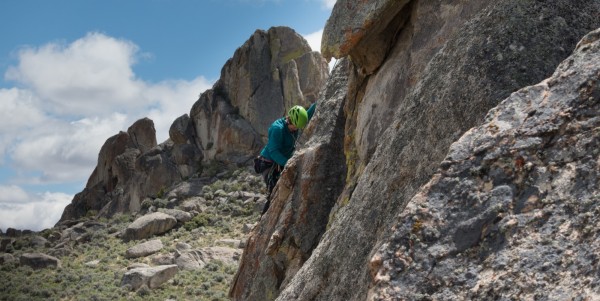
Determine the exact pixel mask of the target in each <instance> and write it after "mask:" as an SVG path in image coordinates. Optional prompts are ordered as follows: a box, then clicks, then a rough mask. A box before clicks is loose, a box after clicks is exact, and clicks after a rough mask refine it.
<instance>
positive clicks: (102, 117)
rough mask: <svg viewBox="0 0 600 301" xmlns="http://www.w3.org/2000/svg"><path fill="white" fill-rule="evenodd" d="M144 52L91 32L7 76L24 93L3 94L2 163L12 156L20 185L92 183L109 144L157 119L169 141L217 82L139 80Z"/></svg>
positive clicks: (29, 55) (29, 57)
mask: <svg viewBox="0 0 600 301" xmlns="http://www.w3.org/2000/svg"><path fill="white" fill-rule="evenodd" d="M137 51H138V47H137V46H136V45H134V44H133V43H131V42H129V41H124V40H118V39H115V38H112V37H109V36H106V35H103V34H99V33H91V34H88V35H86V36H85V37H83V38H81V39H79V40H77V41H75V42H73V43H71V44H69V45H59V44H57V43H51V44H48V45H45V46H42V47H39V48H26V49H23V50H21V51H20V52H19V55H18V58H19V63H18V65H17V66H14V67H11V68H9V70H8V71H7V72H6V74H5V77H6V78H8V79H11V80H13V81H17V82H19V83H20V84H21V86H22V88H21V89H16V88H13V89H3V90H0V142H2V145H0V155H3V157H2V158H0V163H2V159H3V158H4V157H5V156H4V155H7V156H8V158H9V160H10V161H12V162H11V165H13V166H14V168H16V169H17V172H16V174H17V175H20V177H19V178H18V179H13V180H12V182H13V183H21V184H48V183H60V182H63V181H70V182H73V181H81V182H85V180H87V178H88V177H89V175H90V174H91V172H92V170H93V168H94V166H95V165H96V162H97V158H98V153H99V151H100V147H101V146H102V145H103V144H104V142H105V141H106V139H108V138H109V137H111V136H113V135H115V134H117V133H118V132H119V131H125V130H127V128H128V127H129V126H130V125H131V124H133V123H134V122H135V121H136V120H138V119H140V118H144V117H149V118H151V119H152V120H153V121H154V123H155V128H156V130H157V140H158V142H159V143H160V142H163V141H164V140H166V139H167V138H168V129H169V127H170V126H171V123H172V122H173V121H174V120H175V118H177V117H179V116H181V115H183V114H185V113H189V110H190V109H191V107H192V105H193V103H194V102H195V101H196V100H197V99H198V95H199V94H200V93H201V92H203V91H204V90H206V89H208V88H210V87H211V85H212V83H210V82H209V81H208V80H206V79H205V78H203V77H198V78H196V79H194V80H192V81H185V80H168V81H163V82H159V83H147V82H144V81H142V80H140V79H137V78H136V76H135V74H134V73H133V70H132V66H133V64H134V63H135V62H136V55H137ZM31 172H33V173H34V174H38V175H39V176H31V175H30V174H31Z"/></svg>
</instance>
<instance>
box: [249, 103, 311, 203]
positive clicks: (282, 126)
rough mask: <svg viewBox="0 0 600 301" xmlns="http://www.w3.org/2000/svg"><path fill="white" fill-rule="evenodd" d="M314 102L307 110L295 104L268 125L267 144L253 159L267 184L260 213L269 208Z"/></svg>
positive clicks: (257, 170) (309, 116) (255, 167)
mask: <svg viewBox="0 0 600 301" xmlns="http://www.w3.org/2000/svg"><path fill="white" fill-rule="evenodd" d="M315 104H316V103H313V104H312V105H311V106H310V107H309V108H308V110H306V109H304V107H302V106H299V105H296V106H294V107H292V108H291V109H290V110H289V111H288V113H287V116H285V117H283V118H279V119H277V120H275V121H274V122H273V123H272V124H271V126H270V127H269V136H268V141H267V145H265V147H264V148H263V149H262V151H261V152H260V156H258V157H257V158H256V159H254V170H255V171H256V172H257V173H262V175H263V179H264V181H265V184H266V185H267V193H268V194H267V203H265V206H264V208H263V212H262V214H265V212H267V209H269V205H270V204H271V192H273V188H275V184H277V180H279V176H280V175H281V171H282V170H283V168H284V167H285V164H286V163H287V161H288V160H289V159H290V158H291V157H292V154H293V153H294V150H295V148H296V142H297V140H298V137H299V135H300V131H301V130H302V129H304V128H305V127H306V125H307V124H308V121H309V120H310V119H311V118H312V115H313V114H314V112H315Z"/></svg>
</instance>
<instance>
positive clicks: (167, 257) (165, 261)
mask: <svg viewBox="0 0 600 301" xmlns="http://www.w3.org/2000/svg"><path fill="white" fill-rule="evenodd" d="M150 261H152V263H153V264H155V265H171V264H175V255H173V254H157V255H154V256H152V258H151V259H150Z"/></svg>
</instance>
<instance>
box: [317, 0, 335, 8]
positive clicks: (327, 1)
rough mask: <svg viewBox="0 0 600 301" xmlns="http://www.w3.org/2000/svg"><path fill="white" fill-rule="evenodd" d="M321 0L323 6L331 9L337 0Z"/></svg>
mask: <svg viewBox="0 0 600 301" xmlns="http://www.w3.org/2000/svg"><path fill="white" fill-rule="evenodd" d="M321 1H323V5H324V6H325V8H327V9H332V8H333V6H334V5H335V2H336V1H337V0H321Z"/></svg>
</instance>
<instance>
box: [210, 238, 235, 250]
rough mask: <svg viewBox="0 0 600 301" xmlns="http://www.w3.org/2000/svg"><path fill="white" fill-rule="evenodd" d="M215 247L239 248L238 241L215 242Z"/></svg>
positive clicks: (220, 240)
mask: <svg viewBox="0 0 600 301" xmlns="http://www.w3.org/2000/svg"><path fill="white" fill-rule="evenodd" d="M215 244H216V245H219V246H226V247H231V248H236V249H237V248H239V247H240V240H239V239H219V240H217V241H215Z"/></svg>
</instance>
